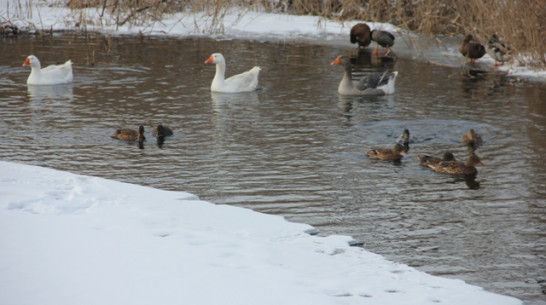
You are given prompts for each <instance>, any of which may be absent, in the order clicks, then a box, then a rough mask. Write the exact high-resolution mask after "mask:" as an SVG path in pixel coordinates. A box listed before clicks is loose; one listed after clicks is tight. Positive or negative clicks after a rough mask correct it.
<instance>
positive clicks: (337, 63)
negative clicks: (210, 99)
mask: <svg viewBox="0 0 546 305" xmlns="http://www.w3.org/2000/svg"><path fill="white" fill-rule="evenodd" d="M340 63H341V62H340V61H339V57H338V58H336V59H334V61H332V63H331V64H330V65H332V66H333V65H339V64H340Z"/></svg>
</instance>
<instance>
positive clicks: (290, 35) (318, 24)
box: [0, 0, 546, 81]
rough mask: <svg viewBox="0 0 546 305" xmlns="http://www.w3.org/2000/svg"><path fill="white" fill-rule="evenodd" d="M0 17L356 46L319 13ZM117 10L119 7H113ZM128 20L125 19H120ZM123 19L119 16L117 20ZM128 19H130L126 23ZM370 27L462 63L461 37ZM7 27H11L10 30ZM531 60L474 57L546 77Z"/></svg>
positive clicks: (11, 5)
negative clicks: (509, 60) (459, 49)
mask: <svg viewBox="0 0 546 305" xmlns="http://www.w3.org/2000/svg"><path fill="white" fill-rule="evenodd" d="M0 12H1V14H2V16H3V17H2V21H4V20H5V22H6V24H8V22H9V25H10V26H14V27H16V28H18V29H19V30H20V31H24V32H28V33H37V34H39V35H48V33H51V32H55V31H83V32H86V31H93V32H100V33H103V34H105V35H125V34H129V35H163V36H175V37H187V36H206V37H216V38H218V39H255V40H258V41H279V42H283V41H305V42H310V43H314V44H335V45H336V46H339V47H340V48H345V49H347V50H348V51H350V50H354V48H355V46H354V45H352V44H350V42H349V39H348V33H349V31H350V28H351V27H352V26H353V25H354V24H356V23H358V22H359V21H358V20H353V21H344V22H342V21H336V20H332V19H326V18H324V17H318V16H297V15H288V14H278V13H267V12H260V11H251V10H250V11H248V10H235V9H225V10H221V11H215V12H213V13H210V12H209V11H201V12H184V13H172V14H163V15H161V17H162V19H160V20H158V19H154V18H152V17H150V16H148V17H147V18H140V19H136V17H135V19H136V20H132V19H127V17H128V16H127V15H126V14H125V15H120V14H119V13H118V14H116V13H114V14H110V13H109V10H103V9H102V7H100V6H99V7H91V8H83V9H75V10H71V9H69V8H67V7H66V6H64V5H61V4H59V3H58V2H57V1H56V0H49V1H41V2H31V1H29V2H24V3H21V1H19V0H10V1H8V2H6V3H5V4H3V7H0ZM117 12H119V10H118V11H117ZM125 19H126V20H127V21H126V22H123V20H125ZM120 20H121V21H120ZM129 21H131V22H129ZM368 24H369V25H370V27H371V28H377V29H383V30H388V31H391V32H393V33H395V34H396V36H397V37H398V39H397V40H396V44H395V45H394V47H393V50H394V52H395V53H396V54H397V55H398V56H405V57H407V58H413V59H417V60H426V61H430V62H433V63H435V64H440V65H446V66H452V67H462V66H463V65H464V58H463V57H462V56H461V55H460V54H459V52H458V49H457V48H458V43H459V40H460V38H461V37H448V36H445V37H444V38H439V37H435V38H434V39H433V40H431V39H429V38H427V37H425V36H423V35H419V34H416V33H415V32H408V31H407V30H405V29H402V28H400V27H397V26H394V25H393V24H390V23H373V22H368ZM8 30H9V29H8ZM530 61H533V59H532V58H531V57H529V56H520V57H519V58H518V59H516V60H515V61H514V62H513V63H511V64H508V63H507V64H506V65H505V66H502V67H495V68H494V67H492V64H493V63H494V61H493V59H492V58H491V57H489V55H487V54H486V55H485V56H484V57H483V58H482V59H480V60H478V63H479V67H480V69H483V70H487V71H495V70H497V71H500V72H502V73H507V74H508V75H510V76H514V77H522V78H530V79H534V80H539V81H546V70H544V69H537V68H536V67H535V66H533V65H530V64H529V62H530Z"/></svg>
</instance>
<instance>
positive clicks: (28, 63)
mask: <svg viewBox="0 0 546 305" xmlns="http://www.w3.org/2000/svg"><path fill="white" fill-rule="evenodd" d="M29 65H30V59H28V57H27V59H26V60H25V62H24V63H23V67H24V66H29Z"/></svg>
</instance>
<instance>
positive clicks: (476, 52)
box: [459, 34, 485, 65]
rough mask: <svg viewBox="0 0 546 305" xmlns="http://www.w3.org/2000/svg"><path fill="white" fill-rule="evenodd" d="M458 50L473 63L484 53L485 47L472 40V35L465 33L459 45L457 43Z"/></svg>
mask: <svg viewBox="0 0 546 305" xmlns="http://www.w3.org/2000/svg"><path fill="white" fill-rule="evenodd" d="M459 52H461V54H462V55H463V56H464V57H468V58H470V64H471V65H473V64H474V62H475V60H476V59H478V58H481V57H482V56H483V55H485V47H484V46H483V45H482V44H481V43H479V42H478V41H476V40H474V37H472V35H470V34H467V35H466V36H465V37H464V40H463V42H462V43H461V45H459Z"/></svg>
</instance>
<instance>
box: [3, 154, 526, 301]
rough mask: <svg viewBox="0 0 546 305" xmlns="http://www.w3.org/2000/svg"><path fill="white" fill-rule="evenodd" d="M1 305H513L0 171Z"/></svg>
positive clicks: (271, 227)
mask: <svg viewBox="0 0 546 305" xmlns="http://www.w3.org/2000/svg"><path fill="white" fill-rule="evenodd" d="M0 194H1V198H2V199H1V201H0V244H1V245H2V251H1V252H0V270H1V272H0V304H10V305H17V304H25V305H33V304H56V305H63V304H67V305H68V304H70V305H72V304H79V305H85V304H103V305H104V304H132V305H139V304H164V305H167V304H201V305H206V304H211V305H212V304H214V305H217V304H226V303H227V304H276V305H278V304H317V305H320V304H381V305H388V304H419V305H424V304H454V305H456V304H457V305H458V304H467V305H470V304H482V305H487V304H492V305H504V304H506V305H511V304H521V301H519V300H517V299H515V298H512V297H507V296H502V295H499V294H494V293H490V292H487V291H484V290H483V289H482V288H480V287H477V286H472V285H468V284H466V283H464V282H463V281H461V280H454V279H444V278H440V277H435V276H432V275H429V274H427V273H424V272H420V271H418V270H416V269H414V268H411V267H408V266H406V265H402V264H398V263H394V262H390V261H388V260H386V259H384V258H383V257H381V256H379V255H376V254H373V253H370V252H367V251H365V250H364V249H362V248H358V247H351V246H349V241H351V238H350V237H348V236H327V237H321V236H313V235H310V234H308V233H306V232H308V231H310V230H312V229H313V228H312V227H311V226H309V225H306V224H298V223H291V222H288V221H286V220H285V219H284V218H282V217H280V216H272V215H266V214H261V213H258V212H254V211H251V210H248V209H244V208H238V207H233V206H227V205H215V204H212V203H209V202H205V201H201V200H199V198H197V197H196V196H195V195H192V194H189V193H184V192H172V191H163V190H158V189H153V188H149V187H143V186H138V185H131V184H127V183H121V182H117V181H112V180H106V179H102V178H97V177H89V176H81V175H76V174H72V173H68V172H62V171H57V170H53V169H47V168H42V167H36V166H30V165H24V164H17V163H10V162H4V161H0Z"/></svg>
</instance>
